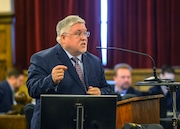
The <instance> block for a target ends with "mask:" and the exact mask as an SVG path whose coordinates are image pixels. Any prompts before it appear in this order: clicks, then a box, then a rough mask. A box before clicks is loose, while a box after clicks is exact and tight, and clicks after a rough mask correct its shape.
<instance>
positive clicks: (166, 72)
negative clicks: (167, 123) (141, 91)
mask: <svg viewBox="0 0 180 129" xmlns="http://www.w3.org/2000/svg"><path fill="white" fill-rule="evenodd" d="M159 78H160V79H170V80H172V81H174V79H175V70H174V69H173V68H172V67H171V66H168V65H164V66H163V67H162V69H161V73H160V74H159ZM149 93H150V94H151V95H157V94H163V95H164V96H165V101H166V103H165V105H162V108H166V110H167V111H172V105H173V101H172V93H171V91H170V89H169V87H167V86H154V87H152V88H150V89H149ZM176 100H177V110H178V111H179V109H180V103H179V102H180V90H178V91H177V97H176Z"/></svg>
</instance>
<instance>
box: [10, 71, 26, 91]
mask: <svg viewBox="0 0 180 129" xmlns="http://www.w3.org/2000/svg"><path fill="white" fill-rule="evenodd" d="M12 78H13V87H14V89H15V90H16V89H18V88H19V87H20V86H22V85H23V83H24V75H19V76H18V77H12Z"/></svg>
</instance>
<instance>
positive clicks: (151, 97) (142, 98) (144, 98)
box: [117, 94, 164, 106]
mask: <svg viewBox="0 0 180 129" xmlns="http://www.w3.org/2000/svg"><path fill="white" fill-rule="evenodd" d="M163 97H164V95H163V94H159V95H150V96H141V97H134V98H130V99H126V100H122V101H119V102H117V106H118V105H121V104H125V103H131V102H136V101H144V100H152V99H159V98H163Z"/></svg>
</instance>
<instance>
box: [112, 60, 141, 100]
mask: <svg viewBox="0 0 180 129" xmlns="http://www.w3.org/2000/svg"><path fill="white" fill-rule="evenodd" d="M131 74H132V67H131V66H130V65H128V64H126V63H120V64H117V65H115V67H114V82H115V85H113V86H112V87H111V88H112V90H113V91H114V92H115V93H117V94H120V95H121V96H122V99H125V98H126V97H125V95H129V97H133V96H134V97H135V96H141V95H142V94H141V92H139V91H137V90H135V89H134V88H133V87H132V86H131V85H132V76H131Z"/></svg>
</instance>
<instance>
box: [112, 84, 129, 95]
mask: <svg viewBox="0 0 180 129" xmlns="http://www.w3.org/2000/svg"><path fill="white" fill-rule="evenodd" d="M114 91H115V92H116V93H119V91H118V89H117V87H116V85H115V86H114ZM126 93H127V89H126V90H122V91H121V93H119V94H126Z"/></svg>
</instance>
